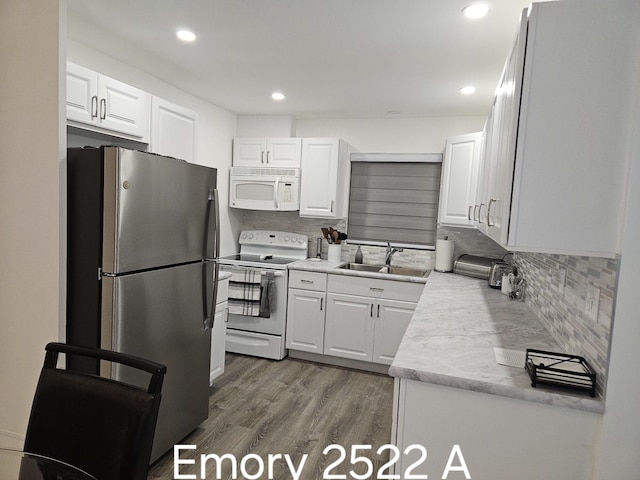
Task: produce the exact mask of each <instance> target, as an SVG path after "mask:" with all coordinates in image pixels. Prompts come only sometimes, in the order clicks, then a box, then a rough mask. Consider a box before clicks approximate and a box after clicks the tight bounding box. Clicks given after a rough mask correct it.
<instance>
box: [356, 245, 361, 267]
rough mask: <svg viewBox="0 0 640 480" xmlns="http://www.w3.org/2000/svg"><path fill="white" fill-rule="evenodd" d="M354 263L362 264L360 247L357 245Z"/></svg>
mask: <svg viewBox="0 0 640 480" xmlns="http://www.w3.org/2000/svg"><path fill="white" fill-rule="evenodd" d="M355 261H356V263H362V250H361V249H360V245H358V250H356V260H355Z"/></svg>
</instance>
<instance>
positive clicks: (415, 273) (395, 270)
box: [338, 263, 430, 277]
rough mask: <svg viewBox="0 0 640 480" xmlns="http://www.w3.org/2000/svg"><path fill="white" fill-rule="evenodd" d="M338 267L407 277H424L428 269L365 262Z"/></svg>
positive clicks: (427, 273)
mask: <svg viewBox="0 0 640 480" xmlns="http://www.w3.org/2000/svg"><path fill="white" fill-rule="evenodd" d="M338 268H342V269H345V270H356V271H359V272H374V273H387V274H391V275H405V276H408V277H426V276H428V275H429V272H430V270H423V269H419V268H411V267H388V266H386V265H370V264H366V263H345V264H344V265H341V266H340V267H338Z"/></svg>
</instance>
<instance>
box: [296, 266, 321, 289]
mask: <svg viewBox="0 0 640 480" xmlns="http://www.w3.org/2000/svg"><path fill="white" fill-rule="evenodd" d="M289 288H299V289H300V290H314V291H316V292H324V291H325V290H326V289H327V274H326V273H318V272H303V271H299V270H291V271H290V272H289Z"/></svg>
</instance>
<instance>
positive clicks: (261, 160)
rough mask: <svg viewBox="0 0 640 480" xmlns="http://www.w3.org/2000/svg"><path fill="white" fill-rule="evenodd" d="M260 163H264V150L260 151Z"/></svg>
mask: <svg viewBox="0 0 640 480" xmlns="http://www.w3.org/2000/svg"><path fill="white" fill-rule="evenodd" d="M260 163H264V152H260Z"/></svg>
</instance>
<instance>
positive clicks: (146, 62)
mask: <svg viewBox="0 0 640 480" xmlns="http://www.w3.org/2000/svg"><path fill="white" fill-rule="evenodd" d="M472 1H473V0H102V1H98V0H68V1H67V4H68V35H69V38H71V39H73V40H75V41H78V42H80V43H83V44H86V45H88V46H90V47H92V48H94V49H96V50H99V51H101V52H104V53H106V54H108V55H110V56H113V57H115V58H117V59H119V60H121V61H122V62H124V63H127V64H130V65H133V66H136V67H137V68H139V69H141V70H144V71H147V72H149V73H151V74H153V75H155V76H156V77H158V78H160V79H162V80H164V81H166V82H168V83H170V84H172V85H175V86H178V87H180V88H181V89H183V90H185V91H187V92H189V93H191V94H193V95H196V96H198V97H200V98H203V99H205V100H207V101H209V102H211V103H213V104H215V105H218V106H220V107H223V108H225V109H228V110H230V111H232V112H234V113H237V114H271V115H275V114H290V115H294V116H296V117H298V118H314V117H329V118H344V117H352V118H357V117H371V118H390V117H394V116H395V117H425V116H467V115H473V116H475V115H487V114H488V110H489V107H490V105H491V101H492V98H493V94H494V90H495V86H496V84H497V82H498V77H499V75H500V72H501V70H502V65H503V63H504V60H505V58H506V56H507V53H508V50H509V48H510V45H511V43H512V42H513V39H514V35H515V32H516V28H517V23H518V19H519V16H520V12H521V11H522V9H523V8H525V7H526V6H527V5H528V4H529V1H528V0H490V4H491V10H490V12H489V15H488V16H487V17H486V18H484V19H482V20H475V21H471V20H468V19H466V18H465V17H464V16H463V15H462V13H461V11H462V8H463V7H464V6H465V5H467V4H469V3H472ZM179 28H188V29H191V30H193V31H194V32H195V33H196V34H197V36H198V38H197V40H196V42H195V43H193V44H184V43H182V42H179V41H177V40H176V37H175V31H176V30H177V29H179ZM467 84H473V85H475V86H476V88H477V91H476V93H475V94H474V95H472V96H464V95H462V94H460V92H459V88H460V87H462V86H464V85H467ZM275 90H279V91H282V92H283V93H284V94H285V95H286V99H285V100H284V101H282V102H275V101H273V100H271V97H270V95H271V93H272V92H273V91H275ZM390 111H399V112H401V113H400V114H396V115H393V114H390V113H389V112H390Z"/></svg>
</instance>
